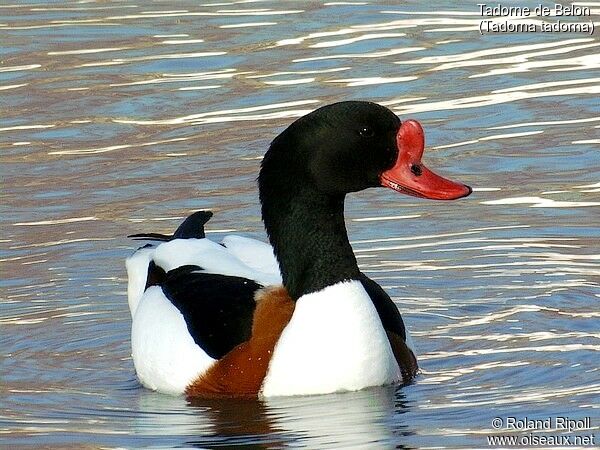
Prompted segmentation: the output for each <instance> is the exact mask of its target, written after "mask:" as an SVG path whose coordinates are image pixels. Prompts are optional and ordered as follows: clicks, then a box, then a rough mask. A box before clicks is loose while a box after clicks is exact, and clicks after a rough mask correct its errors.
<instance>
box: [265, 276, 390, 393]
mask: <svg viewBox="0 0 600 450" xmlns="http://www.w3.org/2000/svg"><path fill="white" fill-rule="evenodd" d="M400 380H402V375H401V373H400V369H399V367H398V364H397V362H396V359H395V357H394V354H393V352H392V349H391V347H390V343H389V340H388V337H387V335H386V333H385V330H384V329H383V326H382V325H381V320H380V319H379V315H378V314H377V310H376V309H375V306H374V305H373V302H372V301H371V298H370V297H369V295H368V294H367V292H366V291H365V289H364V288H363V286H362V283H361V282H360V281H356V280H350V281H344V282H340V283H336V284H334V285H331V286H327V287H326V288H324V289H322V290H320V291H318V292H313V293H311V294H306V295H303V296H302V297H300V298H299V299H298V301H297V302H296V308H295V310H294V314H293V315H292V318H291V320H290V322H289V323H288V325H287V326H286V327H285V329H284V330H283V333H282V334H281V337H280V338H279V341H278V342H277V345H276V346H275V349H274V351H273V357H272V359H271V362H270V364H269V369H268V371H267V376H266V377H265V380H264V381H263V386H262V390H261V393H262V395H264V396H265V397H269V396H277V395H309V394H326V393H330V392H337V391H356V390H359V389H363V388H366V387H369V386H381V385H384V384H390V383H394V382H396V381H400Z"/></svg>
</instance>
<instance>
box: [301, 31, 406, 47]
mask: <svg viewBox="0 0 600 450" xmlns="http://www.w3.org/2000/svg"><path fill="white" fill-rule="evenodd" d="M403 36H406V33H374V34H364V35H362V36H356V37H353V38H348V39H340V40H337V41H326V42H319V43H317V44H313V45H310V46H309V47H310V48H327V47H339V46H341V45H348V44H353V43H355V42H359V41H364V40H368V39H383V38H395V37H403Z"/></svg>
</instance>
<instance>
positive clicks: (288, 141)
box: [127, 101, 471, 398]
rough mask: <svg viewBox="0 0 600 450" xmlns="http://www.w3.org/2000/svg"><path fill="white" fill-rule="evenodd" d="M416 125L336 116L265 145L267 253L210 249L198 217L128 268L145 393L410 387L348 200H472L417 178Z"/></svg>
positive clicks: (379, 117) (399, 329)
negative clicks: (375, 195) (353, 229)
mask: <svg viewBox="0 0 600 450" xmlns="http://www.w3.org/2000/svg"><path fill="white" fill-rule="evenodd" d="M424 143H425V139H424V133H423V129H422V128H421V125H420V124H419V123H418V122H416V121H414V120H408V121H405V122H403V123H401V122H400V119H399V118H398V117H397V116H396V115H395V114H394V113H393V112H391V111H390V110H389V109H387V108H385V107H383V106H380V105H377V104H374V103H369V102H358V101H352V102H341V103H335V104H332V105H329V106H325V107H322V108H320V109H317V110H315V111H313V112H312V113H310V114H308V115H306V116H304V117H302V118H300V119H298V120H296V121H295V122H294V123H292V124H291V125H290V126H289V127H288V128H287V129H286V130H284V131H283V132H282V133H281V134H280V135H279V136H277V137H276V138H275V140H273V142H272V143H271V146H270V147H269V150H268V151H267V153H266V155H265V157H264V159H263V161H262V165H261V169H260V174H259V176H258V188H259V197H260V202H261V205H262V218H263V221H264V224H265V229H266V231H267V234H268V236H269V241H270V243H271V245H268V244H266V243H263V242H259V241H256V240H253V239H249V238H244V237H240V236H226V237H225V238H224V239H223V241H222V242H221V243H215V242H213V241H210V240H209V239H207V238H206V237H205V235H204V225H205V223H206V222H207V221H208V220H209V219H210V217H211V216H212V213H211V212H209V211H199V212H197V213H194V214H192V215H191V216H190V217H188V218H187V219H186V220H185V221H184V222H183V223H182V225H181V226H180V227H179V228H178V229H177V231H175V233H174V234H173V235H172V236H167V235H160V234H155V233H151V234H137V235H133V237H135V238H138V239H147V240H150V241H154V242H153V243H151V244H147V245H146V246H144V247H142V248H140V249H138V250H137V251H136V252H135V253H134V254H133V255H132V256H131V257H130V258H129V259H128V260H127V271H128V277H129V284H128V300H129V307H130V310H131V314H132V319H133V325H132V333H131V335H132V336H131V343H132V355H133V362H134V365H135V369H136V372H137V375H138V378H139V380H140V381H141V383H142V384H143V385H144V386H146V387H148V388H150V389H153V390H157V391H159V392H164V393H170V394H185V395H186V396H187V397H188V398H194V397H257V396H265V397H266V396H279V395H308V394H325V393H331V392H338V391H354V390H359V389H363V388H366V387H370V386H380V385H385V384H391V383H401V382H403V383H406V382H409V381H410V380H411V379H412V378H413V377H414V376H415V375H416V373H417V370H418V366H417V359H416V356H415V353H414V350H413V347H412V344H411V341H410V337H409V336H408V332H407V330H406V328H405V326H404V322H403V321H402V317H401V316H400V313H399V312H398V309H397V308H396V306H395V305H394V303H393V301H392V300H391V299H390V297H389V296H388V295H387V293H386V292H385V291H384V290H383V289H382V288H381V287H380V286H379V285H378V284H377V283H375V282H374V281H373V280H371V279H369V278H368V277H367V276H365V275H364V274H363V273H361V271H360V270H359V268H358V265H357V262H356V258H355V256H354V253H353V251H352V247H351V246H350V243H349V241H348V235H347V232H346V226H345V223H344V199H345V196H346V194H348V193H350V192H356V191H361V190H363V189H367V188H371V187H381V186H383V187H387V188H390V189H392V190H394V191H397V192H400V193H404V194H408V195H413V196H417V197H422V198H428V199H436V200H453V199H458V198H461V197H465V196H467V195H469V194H470V193H471V188H470V187H468V186H466V185H464V184H461V183H457V182H454V181H451V180H448V179H445V178H443V177H441V176H439V175H437V174H435V173H434V172H432V171H431V170H429V169H428V168H427V167H425V166H424V165H423V163H422V162H421V157H422V155H423V150H424Z"/></svg>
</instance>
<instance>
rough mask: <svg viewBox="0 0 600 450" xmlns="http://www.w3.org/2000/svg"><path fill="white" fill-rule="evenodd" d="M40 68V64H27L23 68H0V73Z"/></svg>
mask: <svg viewBox="0 0 600 450" xmlns="http://www.w3.org/2000/svg"><path fill="white" fill-rule="evenodd" d="M40 67H42V65H41V64H28V65H25V66H5V67H1V66H0V72H20V71H22V70H31V69H38V68H40Z"/></svg>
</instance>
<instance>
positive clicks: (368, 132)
mask: <svg viewBox="0 0 600 450" xmlns="http://www.w3.org/2000/svg"><path fill="white" fill-rule="evenodd" d="M358 134H360V135H361V136H362V137H365V138H370V137H373V136H375V131H373V128H371V127H367V126H365V127H362V128H361V129H360V130H358Z"/></svg>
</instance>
